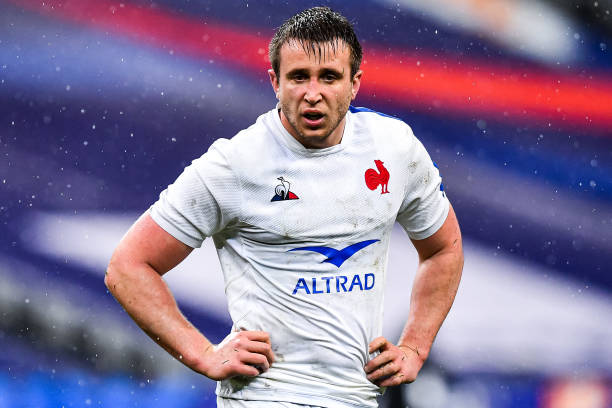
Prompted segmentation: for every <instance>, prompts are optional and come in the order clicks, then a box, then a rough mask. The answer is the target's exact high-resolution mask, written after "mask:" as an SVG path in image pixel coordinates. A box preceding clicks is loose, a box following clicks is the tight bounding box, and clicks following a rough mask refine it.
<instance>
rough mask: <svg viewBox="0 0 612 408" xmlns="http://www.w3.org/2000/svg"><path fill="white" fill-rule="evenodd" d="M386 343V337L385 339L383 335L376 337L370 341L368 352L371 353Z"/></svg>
mask: <svg viewBox="0 0 612 408" xmlns="http://www.w3.org/2000/svg"><path fill="white" fill-rule="evenodd" d="M386 344H387V339H385V338H384V337H382V336H381V337H377V338H375V339H374V340H372V342H371V343H370V348H369V349H368V353H370V354H371V353H373V352H375V351H376V350H378V349H380V348H381V347H383V346H385V345H386Z"/></svg>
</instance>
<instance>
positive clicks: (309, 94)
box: [304, 78, 321, 105]
mask: <svg viewBox="0 0 612 408" xmlns="http://www.w3.org/2000/svg"><path fill="white" fill-rule="evenodd" d="M304 100H305V101H306V102H307V103H309V104H310V105H315V104H317V103H318V102H319V101H320V100H321V90H320V88H319V82H318V81H317V79H316V78H313V79H312V80H310V81H309V82H308V84H307V85H306V93H305V94H304Z"/></svg>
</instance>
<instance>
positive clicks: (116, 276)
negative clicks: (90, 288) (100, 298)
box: [104, 255, 121, 295]
mask: <svg viewBox="0 0 612 408" xmlns="http://www.w3.org/2000/svg"><path fill="white" fill-rule="evenodd" d="M120 280H121V267H120V262H118V260H117V259H116V256H115V255H113V257H112V258H111V260H110V262H109V263H108V266H107V267H106V273H105V274H104V284H105V285H106V287H107V288H108V290H109V291H110V292H111V293H112V294H113V295H114V294H115V290H116V288H117V284H118V282H119V281H120Z"/></svg>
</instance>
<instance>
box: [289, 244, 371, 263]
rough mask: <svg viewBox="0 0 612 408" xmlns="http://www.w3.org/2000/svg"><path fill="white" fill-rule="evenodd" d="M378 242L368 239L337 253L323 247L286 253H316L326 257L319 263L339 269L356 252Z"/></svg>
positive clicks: (302, 248)
mask: <svg viewBox="0 0 612 408" xmlns="http://www.w3.org/2000/svg"><path fill="white" fill-rule="evenodd" d="M378 241H380V240H379V239H369V240H367V241H361V242H357V243H356V244H353V245H349V246H347V247H346V248H344V249H341V250H339V251H338V250H337V249H334V248H330V247H325V246H308V247H301V248H293V249H290V250H289V251H287V252H293V251H312V252H317V253H319V254H321V255H325V256H326V257H327V259H324V260H323V261H321V263H323V262H329V263H330V264H334V265H336V266H337V267H338V268H339V267H340V265H342V264H343V263H344V261H346V260H347V259H349V258H350V257H351V256H353V255H355V253H356V252H357V251H359V250H361V249H363V248H365V247H367V246H369V245H372V244H373V243H375V242H378Z"/></svg>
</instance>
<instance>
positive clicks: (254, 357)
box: [239, 352, 270, 371]
mask: <svg viewBox="0 0 612 408" xmlns="http://www.w3.org/2000/svg"><path fill="white" fill-rule="evenodd" d="M239 358H240V361H241V362H243V363H247V364H250V365H253V366H256V368H260V369H261V370H263V371H268V369H269V368H270V363H268V359H267V358H266V356H264V355H263V354H257V353H248V352H242V353H240V355H239Z"/></svg>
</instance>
